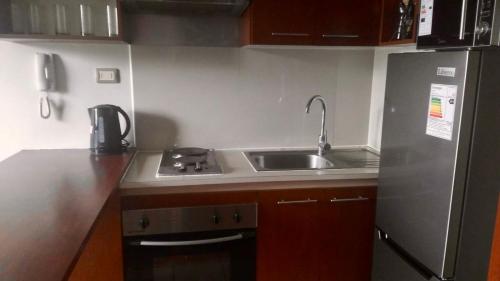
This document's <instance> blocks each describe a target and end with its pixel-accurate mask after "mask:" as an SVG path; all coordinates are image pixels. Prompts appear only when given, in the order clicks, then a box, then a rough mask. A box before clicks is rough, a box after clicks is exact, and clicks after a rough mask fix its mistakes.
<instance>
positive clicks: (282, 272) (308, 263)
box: [257, 191, 321, 281]
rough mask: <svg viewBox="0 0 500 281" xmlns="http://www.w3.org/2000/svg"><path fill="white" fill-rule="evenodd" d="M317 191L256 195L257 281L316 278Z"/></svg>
mask: <svg viewBox="0 0 500 281" xmlns="http://www.w3.org/2000/svg"><path fill="white" fill-rule="evenodd" d="M320 195H321V193H320V192H318V191H273V192H262V193H260V194H259V227H258V229H257V280H258V281H272V280H295V281H310V280H317V278H318V266H319V255H318V249H319V247H318V246H319V245H318V242H319V240H318V238H319V236H318V234H319V231H320V227H319V225H318V215H319V213H318V211H319V204H318V201H317V200H319V197H320Z"/></svg>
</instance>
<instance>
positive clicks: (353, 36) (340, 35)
mask: <svg viewBox="0 0 500 281" xmlns="http://www.w3.org/2000/svg"><path fill="white" fill-rule="evenodd" d="M322 37H323V38H359V35H358V34H323V35H322Z"/></svg>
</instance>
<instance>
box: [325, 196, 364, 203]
mask: <svg viewBox="0 0 500 281" xmlns="http://www.w3.org/2000/svg"><path fill="white" fill-rule="evenodd" d="M365 200H368V198H367V197H363V196H359V197H356V198H332V199H330V202H331V203H339V202H355V201H365Z"/></svg>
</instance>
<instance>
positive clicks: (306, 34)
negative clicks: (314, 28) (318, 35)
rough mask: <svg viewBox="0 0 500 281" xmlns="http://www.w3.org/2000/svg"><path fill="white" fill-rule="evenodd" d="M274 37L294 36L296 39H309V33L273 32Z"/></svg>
mask: <svg viewBox="0 0 500 281" xmlns="http://www.w3.org/2000/svg"><path fill="white" fill-rule="evenodd" d="M271 35H272V36H294V37H307V36H310V35H309V33H287V32H273V33H271Z"/></svg>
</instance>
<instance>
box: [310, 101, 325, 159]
mask: <svg viewBox="0 0 500 281" xmlns="http://www.w3.org/2000/svg"><path fill="white" fill-rule="evenodd" d="M316 100H317V101H319V102H320V103H321V107H322V115H321V132H320V135H319V144H318V155H320V156H321V155H324V154H325V153H326V152H327V151H328V150H330V147H331V146H330V144H329V143H328V136H327V132H326V129H325V123H326V102H325V99H324V98H323V97H322V96H320V95H315V96H313V97H311V98H310V99H309V101H308V102H307V104H306V113H309V111H310V109H311V104H312V103H313V102H314V101H316Z"/></svg>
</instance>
